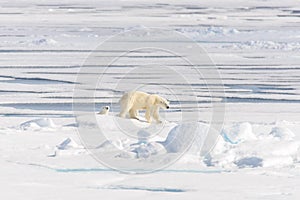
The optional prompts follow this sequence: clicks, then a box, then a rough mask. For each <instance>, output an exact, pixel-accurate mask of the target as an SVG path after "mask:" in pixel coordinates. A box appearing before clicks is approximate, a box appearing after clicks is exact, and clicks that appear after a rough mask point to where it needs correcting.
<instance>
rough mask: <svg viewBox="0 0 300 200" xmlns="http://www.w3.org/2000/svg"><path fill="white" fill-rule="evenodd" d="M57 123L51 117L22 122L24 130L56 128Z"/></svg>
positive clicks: (21, 125)
mask: <svg viewBox="0 0 300 200" xmlns="http://www.w3.org/2000/svg"><path fill="white" fill-rule="evenodd" d="M55 127H56V125H55V124H54V122H53V121H52V119H49V118H40V119H34V120H30V121H27V122H24V123H22V124H20V129H22V130H41V129H44V128H50V129H52V128H55Z"/></svg>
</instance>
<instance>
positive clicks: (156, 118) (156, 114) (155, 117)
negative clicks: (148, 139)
mask: <svg viewBox="0 0 300 200" xmlns="http://www.w3.org/2000/svg"><path fill="white" fill-rule="evenodd" d="M153 118H154V119H155V120H156V122H157V123H162V121H161V120H160V119H159V107H157V108H155V110H154V112H153Z"/></svg>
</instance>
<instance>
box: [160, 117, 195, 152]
mask: <svg viewBox="0 0 300 200" xmlns="http://www.w3.org/2000/svg"><path fill="white" fill-rule="evenodd" d="M199 128H200V126H199V124H198V123H185V124H181V125H178V126H176V127H174V128H173V129H172V130H171V131H170V132H169V134H168V137H167V138H166V140H165V141H164V142H162V144H163V146H164V147H165V148H166V150H167V152H169V153H177V152H183V151H185V150H186V149H187V148H188V147H189V146H190V143H191V141H193V140H194V139H195V133H196V134H199V132H200V130H199Z"/></svg>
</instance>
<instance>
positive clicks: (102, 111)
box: [98, 106, 110, 115]
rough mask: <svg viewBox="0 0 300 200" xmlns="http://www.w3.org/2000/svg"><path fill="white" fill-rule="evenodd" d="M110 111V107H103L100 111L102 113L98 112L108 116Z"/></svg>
mask: <svg viewBox="0 0 300 200" xmlns="http://www.w3.org/2000/svg"><path fill="white" fill-rule="evenodd" d="M109 109H110V108H109V106H103V107H102V109H101V110H100V112H98V114H100V115H108V112H109Z"/></svg>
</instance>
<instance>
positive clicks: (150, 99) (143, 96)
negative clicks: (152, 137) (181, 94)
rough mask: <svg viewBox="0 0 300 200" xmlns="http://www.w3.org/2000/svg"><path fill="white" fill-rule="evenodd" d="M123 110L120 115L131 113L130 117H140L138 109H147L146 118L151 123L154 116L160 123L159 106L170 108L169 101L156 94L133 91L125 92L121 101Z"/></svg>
mask: <svg viewBox="0 0 300 200" xmlns="http://www.w3.org/2000/svg"><path fill="white" fill-rule="evenodd" d="M119 103H120V106H121V112H120V114H119V116H120V117H123V118H124V117H125V116H126V114H127V113H129V117H130V118H133V119H138V111H139V110H146V114H145V118H146V120H147V122H149V123H151V121H152V119H151V118H154V119H155V120H156V121H157V122H158V123H160V122H161V121H160V119H159V108H163V109H168V108H169V102H168V101H167V100H166V99H164V98H163V97H160V96H159V95H156V94H148V93H145V92H140V91H131V92H128V93H125V94H124V95H123V96H122V97H121V99H120V101H119Z"/></svg>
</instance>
